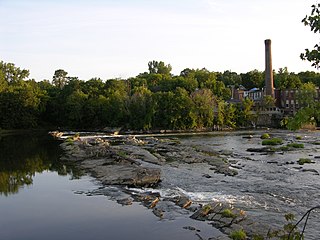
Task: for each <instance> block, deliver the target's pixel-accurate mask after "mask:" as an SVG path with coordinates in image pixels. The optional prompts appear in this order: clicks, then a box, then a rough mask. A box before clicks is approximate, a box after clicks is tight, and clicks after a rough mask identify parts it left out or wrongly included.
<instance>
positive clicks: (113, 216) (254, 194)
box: [0, 131, 320, 240]
mask: <svg viewBox="0 0 320 240" xmlns="http://www.w3.org/2000/svg"><path fill="white" fill-rule="evenodd" d="M262 133H263V132H261V131H254V132H249V133H248V132H245V133H244V132H231V133H213V134H206V135H194V136H181V137H179V139H180V141H181V142H182V143H183V144H187V145H191V146H194V147H199V148H201V147H204V148H205V149H207V150H212V151H215V152H216V151H219V152H220V153H221V154H222V155H225V158H226V159H228V161H229V162H231V163H232V165H233V167H234V168H235V169H237V171H238V175H237V176H235V177H230V176H224V175H222V174H215V173H214V171H213V170H210V166H208V165H207V164H180V165H179V166H178V167H172V166H171V165H165V166H162V167H161V168H162V182H161V184H160V186H159V187H157V188H156V189H152V191H157V192H160V193H161V196H162V197H172V196H175V195H179V194H183V195H187V196H189V197H190V198H191V199H192V200H193V202H199V203H206V202H210V201H221V202H229V203H231V204H233V205H234V206H236V207H239V208H241V209H244V210H246V212H247V213H248V215H250V216H254V217H256V218H257V219H259V221H262V222H266V223H268V224H270V225H274V226H276V227H279V226H282V225H283V224H284V223H285V221H284V214H286V213H293V214H294V215H295V216H296V218H297V219H299V218H300V217H301V216H302V215H303V214H304V213H305V212H306V211H307V210H308V209H310V208H311V207H315V206H317V205H320V201H319V199H320V179H319V178H320V176H319V174H317V173H320V158H318V157H320V145H318V144H319V143H318V141H320V140H319V139H320V133H319V132H295V133H292V132H287V131H270V132H269V133H270V134H271V135H272V136H273V137H280V138H282V139H284V145H285V144H287V143H292V142H299V143H303V144H304V148H303V149H299V150H294V151H290V152H282V151H277V152H275V153H268V154H266V153H251V152H248V151H247V149H248V148H258V147H261V139H260V136H261V134H262ZM248 134H250V135H251V136H250V138H247V136H248ZM298 135H299V137H301V140H297V139H296V137H297V136H298ZM0 149H1V151H0V216H1V217H0V239H35V240H36V239H44V238H45V239H67V238H69V239H89V238H90V239H115V240H117V239H150V238H152V239H159V240H160V239H190V240H191V239H199V236H201V238H203V239H208V238H209V237H213V236H218V235H220V233H219V231H218V230H216V229H214V228H213V227H212V226H210V225H208V223H205V222H198V221H195V220H191V219H190V218H189V216H190V215H191V213H189V212H187V211H183V210H180V211H177V210H176V209H173V212H174V211H176V212H174V213H172V214H171V215H169V216H170V217H169V218H164V219H162V220H159V218H157V217H156V216H154V215H153V214H152V212H151V210H149V209H147V208H145V207H143V206H142V205H140V204H139V203H133V205H131V206H122V205H120V204H117V203H116V201H114V200H113V199H112V196H108V194H90V193H93V192H95V193H96V192H99V190H103V191H104V192H107V193H108V192H109V193H110V192H111V191H105V190H106V187H102V186H101V185H99V183H97V182H96V181H95V180H94V179H93V178H91V177H89V176H87V175H83V174H82V173H81V172H79V171H77V169H76V168H75V167H73V166H66V165H64V164H62V163H61V162H59V156H60V154H61V152H60V150H59V147H58V142H55V141H53V140H52V139H50V138H49V137H48V136H46V134H41V135H36V134H30V135H15V136H4V137H0ZM299 158H309V159H311V160H312V161H313V162H314V163H313V164H305V165H302V166H300V165H299V164H297V160H298V159H299ZM204 175H206V176H208V175H209V176H210V178H207V177H203V176H204ZM109 190H110V189H109ZM130 190H131V191H150V190H151V189H142V190H139V189H130ZM319 217H320V212H319V211H314V212H312V213H311V215H310V218H309V221H308V224H307V228H306V233H305V239H312V240H315V239H319V237H320V218H319ZM188 226H191V227H194V228H195V229H198V231H197V232H196V231H191V230H187V229H185V227H188Z"/></svg>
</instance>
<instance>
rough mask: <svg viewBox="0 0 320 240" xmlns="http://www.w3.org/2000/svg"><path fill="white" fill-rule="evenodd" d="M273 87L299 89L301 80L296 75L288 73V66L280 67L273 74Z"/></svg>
mask: <svg viewBox="0 0 320 240" xmlns="http://www.w3.org/2000/svg"><path fill="white" fill-rule="evenodd" d="M274 82H275V87H276V88H277V89H281V90H283V89H299V88H300V87H301V85H302V82H301V80H300V78H299V76H298V75H296V74H294V73H289V71H288V68H287V67H284V68H280V69H279V71H278V73H277V74H275V76H274Z"/></svg>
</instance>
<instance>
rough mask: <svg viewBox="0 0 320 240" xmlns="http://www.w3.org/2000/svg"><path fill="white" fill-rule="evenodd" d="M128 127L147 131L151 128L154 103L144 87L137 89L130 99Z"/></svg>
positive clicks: (150, 93) (150, 94)
mask: <svg viewBox="0 0 320 240" xmlns="http://www.w3.org/2000/svg"><path fill="white" fill-rule="evenodd" d="M129 111H130V127H131V128H133V129H137V130H140V129H143V130H148V129H151V127H152V121H153V116H154V103H153V99H152V92H151V91H150V90H149V89H147V88H146V87H137V88H135V89H134V93H133V95H132V96H131V98H130V103H129Z"/></svg>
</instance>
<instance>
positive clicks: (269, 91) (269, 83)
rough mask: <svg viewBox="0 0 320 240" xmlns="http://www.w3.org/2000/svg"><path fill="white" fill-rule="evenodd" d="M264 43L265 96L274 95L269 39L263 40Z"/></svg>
mask: <svg viewBox="0 0 320 240" xmlns="http://www.w3.org/2000/svg"><path fill="white" fill-rule="evenodd" d="M264 44H265V54H266V70H265V74H266V75H265V86H266V91H265V94H266V95H267V96H272V97H274V88H273V71H272V54H271V40H270V39H267V40H265V41H264Z"/></svg>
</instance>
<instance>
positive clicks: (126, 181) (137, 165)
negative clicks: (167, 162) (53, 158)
mask: <svg viewBox="0 0 320 240" xmlns="http://www.w3.org/2000/svg"><path fill="white" fill-rule="evenodd" d="M60 146H61V148H62V149H63V150H64V155H63V156H62V157H61V160H63V161H72V162H76V163H77V165H78V166H79V167H80V169H82V170H84V171H86V172H89V173H91V174H92V175H93V176H94V177H95V178H97V179H98V180H100V181H101V182H102V183H103V184H106V185H126V186H134V187H152V186H154V185H156V184H157V183H159V182H160V172H161V171H160V169H159V168H153V167H146V166H142V164H141V162H139V161H137V160H135V159H133V158H130V157H129V156H127V154H126V153H125V152H123V151H121V150H120V149H119V148H117V147H116V146H115V147H113V146H110V144H109V143H108V142H106V141H103V140H101V139H94V140H92V141H81V140H76V141H74V140H73V141H70V140H67V141H65V142H63V143H62V144H61V145H60Z"/></svg>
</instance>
